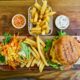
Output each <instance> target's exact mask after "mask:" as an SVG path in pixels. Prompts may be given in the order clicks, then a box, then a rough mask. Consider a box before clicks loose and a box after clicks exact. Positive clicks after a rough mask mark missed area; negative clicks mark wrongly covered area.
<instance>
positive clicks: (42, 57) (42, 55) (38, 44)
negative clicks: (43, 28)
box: [37, 36, 48, 66]
mask: <svg viewBox="0 0 80 80" xmlns="http://www.w3.org/2000/svg"><path fill="white" fill-rule="evenodd" d="M37 47H38V52H39V54H40V56H41V59H42V61H43V62H44V64H45V65H46V66H48V63H47V61H46V59H45V57H44V54H43V53H42V51H41V46H40V39H39V36H37Z"/></svg>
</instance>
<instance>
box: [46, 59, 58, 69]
mask: <svg viewBox="0 0 80 80" xmlns="http://www.w3.org/2000/svg"><path fill="white" fill-rule="evenodd" d="M47 62H48V64H49V66H51V67H52V68H54V69H60V64H56V63H53V62H51V61H49V60H48V61H47Z"/></svg>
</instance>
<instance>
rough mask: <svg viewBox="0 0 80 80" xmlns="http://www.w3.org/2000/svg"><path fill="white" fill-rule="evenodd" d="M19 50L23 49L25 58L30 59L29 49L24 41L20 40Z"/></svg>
mask: <svg viewBox="0 0 80 80" xmlns="http://www.w3.org/2000/svg"><path fill="white" fill-rule="evenodd" d="M21 51H23V52H24V53H25V55H26V58H27V59H30V53H31V49H30V47H29V46H28V45H27V44H25V43H24V42H21Z"/></svg>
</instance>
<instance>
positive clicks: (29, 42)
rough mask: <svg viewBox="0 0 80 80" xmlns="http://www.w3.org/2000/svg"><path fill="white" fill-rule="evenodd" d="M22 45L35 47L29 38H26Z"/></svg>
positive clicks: (34, 43)
mask: <svg viewBox="0 0 80 80" xmlns="http://www.w3.org/2000/svg"><path fill="white" fill-rule="evenodd" d="M24 43H27V44H29V45H31V46H36V45H37V44H36V42H35V41H34V40H31V39H29V38H26V39H25V41H24Z"/></svg>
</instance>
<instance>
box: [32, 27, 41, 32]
mask: <svg viewBox="0 0 80 80" xmlns="http://www.w3.org/2000/svg"><path fill="white" fill-rule="evenodd" d="M40 30H41V27H34V28H32V29H31V31H40Z"/></svg>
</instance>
